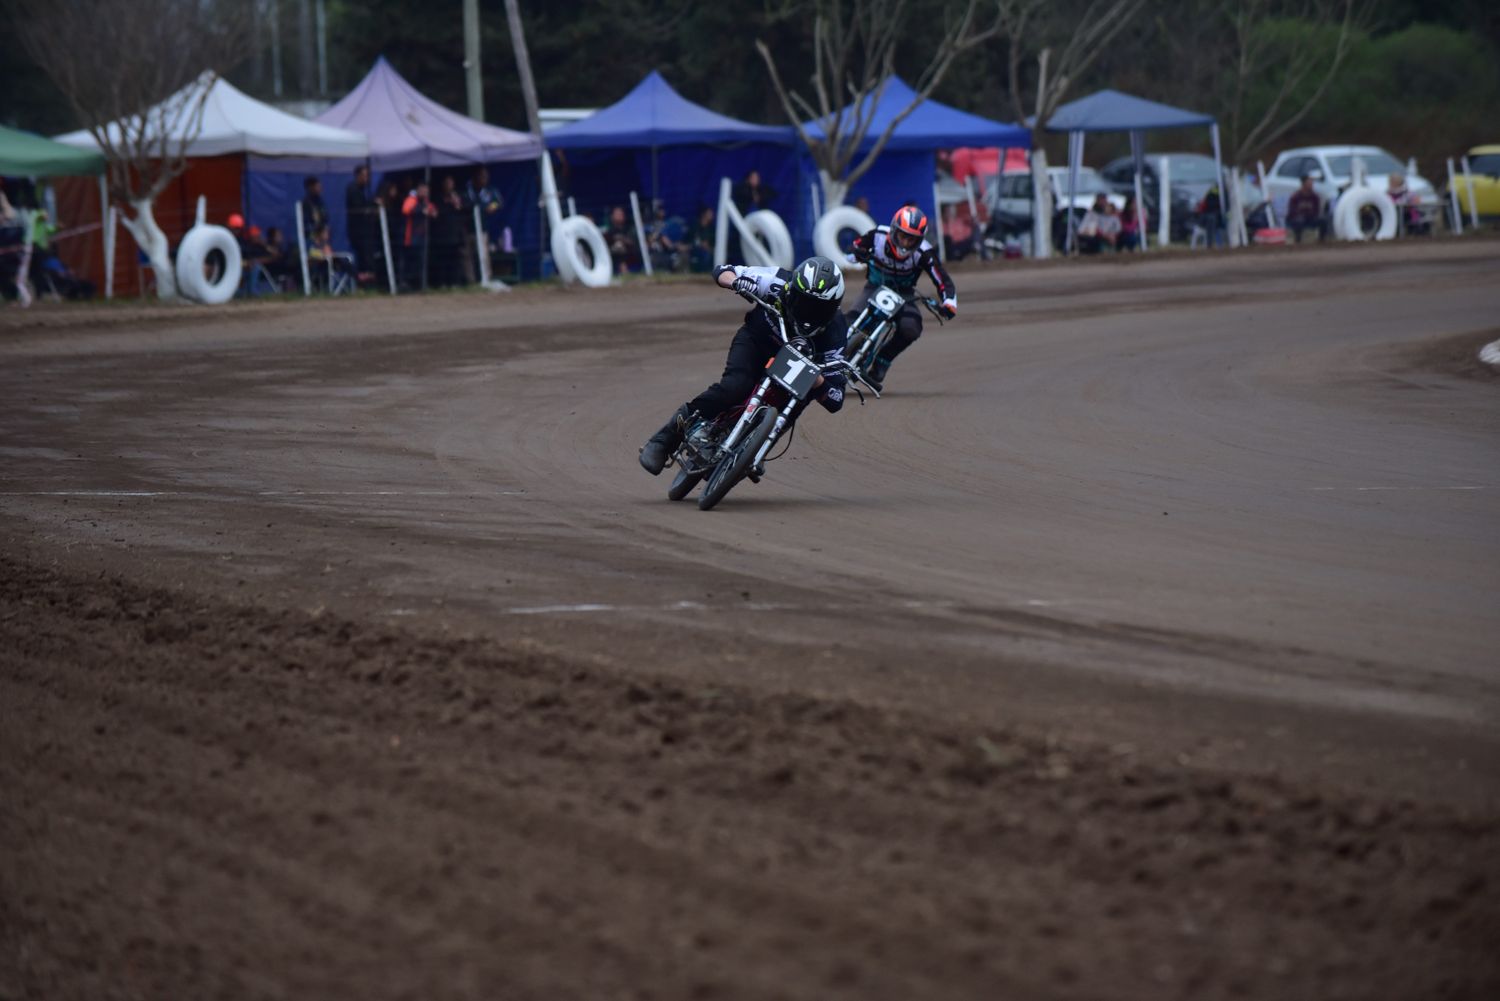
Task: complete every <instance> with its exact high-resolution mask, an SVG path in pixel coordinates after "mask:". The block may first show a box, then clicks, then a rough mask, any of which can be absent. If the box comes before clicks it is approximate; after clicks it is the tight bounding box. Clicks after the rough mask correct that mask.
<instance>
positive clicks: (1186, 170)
mask: <svg viewBox="0 0 1500 1001" xmlns="http://www.w3.org/2000/svg"><path fill="white" fill-rule="evenodd" d="M1162 160H1166V161H1167V182H1168V183H1169V184H1170V185H1171V186H1172V239H1174V240H1184V239H1187V235H1188V231H1189V230H1190V229H1191V227H1192V222H1193V214H1194V213H1195V212H1196V211H1197V208H1198V203H1199V202H1201V201H1202V200H1203V196H1204V195H1206V194H1207V193H1208V189H1209V188H1211V187H1213V184H1214V158H1213V157H1211V156H1204V155H1203V154H1201V153H1147V154H1146V156H1145V157H1144V158H1143V164H1142V170H1141V197H1142V198H1144V199H1145V200H1146V212H1147V214H1148V216H1149V218H1150V219H1151V220H1152V222H1151V225H1152V227H1153V228H1154V227H1155V225H1156V224H1155V219H1156V215H1157V203H1158V201H1159V200H1160V194H1161V178H1160V174H1159V173H1158V171H1159V169H1160V167H1159V165H1160V163H1161V161H1162ZM1099 173H1100V174H1102V175H1104V181H1105V183H1106V184H1108V185H1109V186H1110V187H1111V188H1112V189H1113V190H1115V191H1117V192H1119V193H1120V194H1122V195H1133V194H1135V160H1134V159H1133V158H1131V157H1128V156H1122V157H1120V158H1119V159H1118V160H1113V161H1111V162H1110V163H1109V165H1108V166H1106V167H1105V168H1104V169H1103V170H1101V171H1100V172H1099Z"/></svg>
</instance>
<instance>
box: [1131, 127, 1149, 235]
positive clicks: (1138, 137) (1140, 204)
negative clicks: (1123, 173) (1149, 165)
mask: <svg viewBox="0 0 1500 1001" xmlns="http://www.w3.org/2000/svg"><path fill="white" fill-rule="evenodd" d="M1130 156H1131V159H1132V160H1133V161H1134V165H1135V232H1136V239H1137V240H1139V241H1140V244H1141V246H1140V250H1141V253H1143V254H1144V253H1145V252H1146V248H1147V246H1149V245H1150V243H1151V241H1150V239H1148V237H1149V234H1148V233H1147V230H1146V227H1147V225H1148V223H1147V220H1146V199H1145V196H1144V195H1143V194H1142V193H1141V167H1142V166H1144V164H1145V159H1146V137H1145V135H1144V134H1142V133H1141V130H1140V129H1132V130H1131V132H1130Z"/></svg>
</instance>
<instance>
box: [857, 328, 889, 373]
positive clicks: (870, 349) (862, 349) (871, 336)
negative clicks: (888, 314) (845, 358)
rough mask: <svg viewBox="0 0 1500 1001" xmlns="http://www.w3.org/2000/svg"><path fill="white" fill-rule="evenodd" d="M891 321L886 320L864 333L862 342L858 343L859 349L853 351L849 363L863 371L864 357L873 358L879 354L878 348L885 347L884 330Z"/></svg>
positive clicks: (886, 329)
mask: <svg viewBox="0 0 1500 1001" xmlns="http://www.w3.org/2000/svg"><path fill="white" fill-rule="evenodd" d="M890 326H891V321H890V320H886V321H884V322H882V323H880V324H878V325H877V326H876V327H875V329H874V330H871V331H870V332H869V333H867V334H865V339H864V342H863V343H861V344H860V346H859V350H857V351H855V352H854V357H853V358H850V359H849V364H851V365H853V366H854V367H855V368H857V369H859V370H861V371H863V370H864V367H865V365H864V362H865V359H866V358H867V357H868V358H871V359H874V358H876V357H878V356H879V354H880V349H881V348H883V347H885V340H886V336H885V335H886V332H887V331H888V330H889V329H890Z"/></svg>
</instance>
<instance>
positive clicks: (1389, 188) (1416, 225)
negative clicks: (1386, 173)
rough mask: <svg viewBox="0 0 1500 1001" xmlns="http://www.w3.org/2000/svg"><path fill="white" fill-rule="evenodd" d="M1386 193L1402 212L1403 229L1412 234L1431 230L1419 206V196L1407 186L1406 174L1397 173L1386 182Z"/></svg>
mask: <svg viewBox="0 0 1500 1001" xmlns="http://www.w3.org/2000/svg"><path fill="white" fill-rule="evenodd" d="M1385 193H1386V195H1388V196H1389V197H1390V199H1391V201H1392V202H1394V203H1395V205H1396V211H1397V212H1399V213H1400V214H1401V225H1402V231H1403V232H1405V233H1410V234H1418V235H1420V234H1425V233H1427V232H1428V231H1429V230H1431V228H1432V227H1431V225H1430V224H1429V223H1428V222H1427V221H1426V219H1425V218H1424V217H1423V216H1422V210H1421V209H1420V208H1419V207H1418V202H1417V196H1416V195H1415V194H1414V193H1413V192H1412V190H1411V189H1410V188H1408V187H1407V186H1406V175H1405V174H1401V173H1395V174H1392V175H1391V176H1390V180H1388V181H1387V182H1386V188H1385Z"/></svg>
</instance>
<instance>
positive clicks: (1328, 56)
mask: <svg viewBox="0 0 1500 1001" xmlns="http://www.w3.org/2000/svg"><path fill="white" fill-rule="evenodd" d="M1220 7H1221V10H1220V14H1221V16H1222V17H1223V18H1225V19H1227V20H1228V22H1229V27H1230V32H1231V34H1230V37H1231V38H1232V40H1233V45H1232V48H1231V49H1230V52H1229V56H1230V59H1231V60H1232V64H1231V66H1230V70H1231V72H1230V73H1229V74H1228V80H1229V87H1228V92H1227V93H1226V94H1225V95H1224V96H1223V98H1222V107H1223V110H1224V117H1225V135H1226V138H1227V139H1228V150H1229V153H1228V155H1229V160H1230V162H1231V163H1239V162H1242V161H1244V160H1247V159H1249V158H1250V157H1252V156H1254V155H1255V154H1256V153H1259V152H1260V151H1261V150H1263V149H1265V148H1266V147H1267V146H1269V145H1270V144H1271V143H1273V142H1275V141H1276V140H1277V139H1279V138H1281V137H1282V136H1283V135H1285V134H1286V133H1287V132H1288V131H1290V130H1291V129H1292V128H1293V127H1294V126H1295V125H1296V124H1297V123H1298V122H1300V121H1302V119H1303V118H1305V117H1307V113H1308V112H1309V111H1311V110H1312V109H1313V107H1314V106H1316V105H1317V103H1318V102H1319V101H1321V100H1322V99H1323V95H1324V94H1326V93H1327V92H1328V86H1329V84H1331V83H1332V82H1333V78H1334V77H1335V76H1336V75H1337V74H1338V72H1339V69H1340V67H1342V66H1343V64H1344V60H1345V58H1346V57H1347V56H1348V55H1349V50H1350V48H1352V46H1353V44H1354V41H1355V40H1356V39H1357V38H1358V37H1359V36H1360V34H1361V33H1362V32H1364V31H1365V30H1366V29H1368V28H1369V27H1370V26H1371V24H1372V23H1373V21H1374V16H1373V11H1374V5H1373V4H1372V3H1371V2H1370V0H1221V3H1220ZM1276 19H1285V20H1286V21H1287V22H1288V24H1289V25H1295V30H1289V31H1284V32H1272V31H1270V30H1268V26H1269V24H1270V22H1272V21H1273V20H1276ZM1330 33H1332V35H1333V39H1332V47H1331V48H1330V45H1329V34H1330ZM1257 84H1260V85H1265V84H1270V85H1271V87H1272V89H1271V91H1270V99H1269V100H1268V101H1266V103H1265V104H1264V105H1263V106H1262V107H1259V108H1257V109H1255V110H1254V111H1251V110H1250V109H1249V104H1250V102H1251V98H1252V88H1253V87H1254V86H1256V85H1257Z"/></svg>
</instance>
